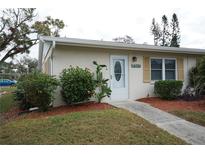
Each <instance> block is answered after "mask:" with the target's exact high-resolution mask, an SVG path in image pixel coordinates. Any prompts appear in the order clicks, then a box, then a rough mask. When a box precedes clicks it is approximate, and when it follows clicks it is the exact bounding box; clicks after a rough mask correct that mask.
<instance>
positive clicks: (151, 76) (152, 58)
mask: <svg viewBox="0 0 205 154" xmlns="http://www.w3.org/2000/svg"><path fill="white" fill-rule="evenodd" d="M154 59H156V60H162V69H152V60H154ZM152 70H156V71H162V79H161V80H163V59H162V58H150V79H151V81H158V80H152Z"/></svg>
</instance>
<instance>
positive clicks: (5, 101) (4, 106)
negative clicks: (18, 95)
mask: <svg viewBox="0 0 205 154" xmlns="http://www.w3.org/2000/svg"><path fill="white" fill-rule="evenodd" d="M15 105H16V103H15V100H14V94H5V95H2V96H0V113H3V112H7V111H9V110H10V109H11V108H12V107H14V106H15Z"/></svg>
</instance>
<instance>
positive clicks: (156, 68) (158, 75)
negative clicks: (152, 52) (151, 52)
mask: <svg viewBox="0 0 205 154" xmlns="http://www.w3.org/2000/svg"><path fill="white" fill-rule="evenodd" d="M151 80H162V59H151Z"/></svg>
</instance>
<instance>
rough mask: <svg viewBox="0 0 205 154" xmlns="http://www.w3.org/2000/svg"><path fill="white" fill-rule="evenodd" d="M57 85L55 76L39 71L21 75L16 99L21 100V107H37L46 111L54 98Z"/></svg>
mask: <svg viewBox="0 0 205 154" xmlns="http://www.w3.org/2000/svg"><path fill="white" fill-rule="evenodd" d="M57 85H58V81H57V80H56V79H55V78H53V77H51V76H49V75H46V74H43V73H40V72H33V73H30V74H26V75H23V76H22V77H21V78H20V79H19V81H18V83H17V91H16V99H18V100H20V101H21V102H20V107H21V108H22V109H28V108H30V107H38V108H39V109H40V110H41V111H46V110H48V107H49V105H50V103H51V102H52V101H53V99H54V97H53V94H54V92H55V89H56V88H57Z"/></svg>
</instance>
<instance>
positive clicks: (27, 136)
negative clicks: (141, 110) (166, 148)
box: [0, 108, 186, 144]
mask: <svg viewBox="0 0 205 154" xmlns="http://www.w3.org/2000/svg"><path fill="white" fill-rule="evenodd" d="M0 132H1V133H0V144H186V143H185V142H184V141H182V140H181V139H179V138H177V137H175V136H173V135H170V134H169V133H167V132H165V131H163V130H162V129H159V128H158V127H156V126H155V125H152V124H150V123H149V122H147V121H145V120H144V119H142V118H140V117H138V116H136V115H134V114H132V113H130V112H128V111H125V110H121V109H116V108H114V109H107V110H100V111H89V112H73V113H70V114H65V115H58V116H51V117H47V118H40V119H21V120H17V121H13V122H10V123H7V124H5V125H2V126H0Z"/></svg>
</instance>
